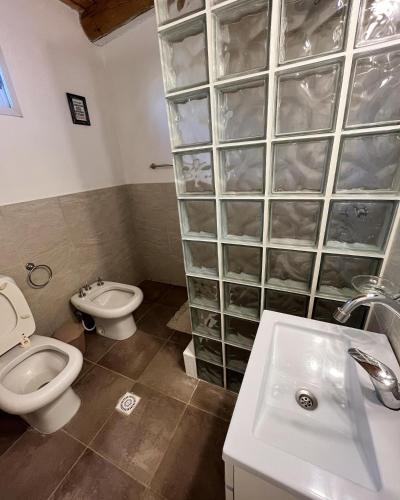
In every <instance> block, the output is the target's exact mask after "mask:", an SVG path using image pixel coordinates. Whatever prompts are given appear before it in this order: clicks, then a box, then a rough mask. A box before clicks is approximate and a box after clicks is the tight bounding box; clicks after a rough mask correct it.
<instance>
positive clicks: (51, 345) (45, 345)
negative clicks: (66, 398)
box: [0, 335, 83, 415]
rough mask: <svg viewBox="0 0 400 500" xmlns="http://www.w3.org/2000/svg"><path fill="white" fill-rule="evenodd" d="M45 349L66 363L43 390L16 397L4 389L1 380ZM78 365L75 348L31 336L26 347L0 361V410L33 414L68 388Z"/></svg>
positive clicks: (79, 353)
mask: <svg viewBox="0 0 400 500" xmlns="http://www.w3.org/2000/svg"><path fill="white" fill-rule="evenodd" d="M46 350H47V351H56V352H59V353H61V354H63V355H65V356H66V357H67V363H66V365H65V366H64V368H63V369H62V370H61V371H60V372H59V373H58V374H57V375H56V376H55V377H54V378H53V379H52V380H50V381H49V382H48V383H47V384H46V385H45V386H44V387H41V388H40V389H38V390H35V391H33V392H29V393H27V394H19V393H17V392H13V391H12V390H10V389H8V388H7V387H5V386H4V384H3V380H4V378H5V377H6V376H7V375H8V374H9V373H10V372H11V371H12V370H13V369H14V368H16V367H17V366H18V365H19V364H20V363H22V361H24V360H26V359H27V358H29V357H30V356H33V355H35V354H37V353H40V352H42V351H46ZM82 362H83V357H82V353H81V352H80V351H79V350H78V349H76V348H75V347H73V346H71V345H69V344H65V343H64V342H61V341H60V340H57V339H53V338H50V337H43V336H41V335H34V336H33V337H32V338H31V344H30V346H29V347H22V346H15V347H14V348H13V349H11V350H9V351H8V352H7V353H5V354H3V356H1V358H0V407H1V408H2V409H3V410H4V411H6V412H8V413H13V414H17V415H21V414H26V413H31V412H33V411H36V410H37V409H39V408H41V407H43V406H45V405H46V404H48V403H50V402H51V401H53V400H55V399H56V398H58V397H59V396H61V394H62V393H63V392H64V391H65V390H66V389H67V388H68V387H69V386H71V384H72V382H73V381H74V380H75V379H76V377H77V376H78V374H79V372H80V370H81V368H82Z"/></svg>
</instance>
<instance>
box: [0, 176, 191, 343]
mask: <svg viewBox="0 0 400 500" xmlns="http://www.w3.org/2000/svg"><path fill="white" fill-rule="evenodd" d="M28 261H32V262H34V263H36V264H39V263H44V264H47V265H50V266H51V268H52V270H53V279H52V281H51V282H50V284H49V285H48V286H47V287H45V288H43V289H41V290H36V289H32V288H30V287H29V286H28V284H27V281H26V277H27V272H26V270H25V264H26V263H27V262H28ZM0 274H5V275H7V276H12V277H13V278H14V279H15V280H16V282H17V284H18V286H19V287H20V288H21V290H22V292H23V293H24V295H25V296H26V298H27V300H28V302H29V304H30V306H31V309H32V312H33V314H34V317H35V322H36V327H37V332H38V333H39V334H42V335H51V334H52V333H53V332H54V330H55V329H56V328H57V327H58V326H60V325H61V324H62V323H63V322H64V321H66V320H67V319H70V318H72V317H73V315H72V309H71V307H70V304H69V300H70V297H71V295H72V294H73V293H75V291H76V290H77V289H78V288H79V286H81V285H82V284H84V282H85V281H88V282H92V281H94V280H95V279H96V278H97V276H102V277H103V278H104V279H107V280H111V281H117V282H121V283H131V284H137V283H140V282H141V281H143V280H145V279H153V280H156V281H162V282H166V283H171V284H179V285H180V284H182V285H183V284H185V275H184V268H183V257H182V250H181V241H180V230H179V219H178V210H177V204H176V195H175V186H174V184H173V183H160V184H136V185H127V186H116V187H111V188H106V189H98V190H95V191H88V192H84V193H77V194H71V195H67V196H61V197H58V198H57V197H55V198H47V199H44V200H38V201H32V202H25V203H18V204H13V205H6V206H2V207H0Z"/></svg>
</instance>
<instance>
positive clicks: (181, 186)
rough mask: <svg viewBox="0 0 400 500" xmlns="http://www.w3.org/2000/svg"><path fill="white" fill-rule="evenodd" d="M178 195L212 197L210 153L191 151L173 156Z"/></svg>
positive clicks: (212, 180)
mask: <svg viewBox="0 0 400 500" xmlns="http://www.w3.org/2000/svg"><path fill="white" fill-rule="evenodd" d="M174 159H175V170H176V178H177V186H178V192H179V194H188V195H194V194H200V195H212V194H214V193H215V190H214V173H213V156H212V152H211V151H191V152H187V153H179V154H175V155H174Z"/></svg>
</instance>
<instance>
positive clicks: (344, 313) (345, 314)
mask: <svg viewBox="0 0 400 500" xmlns="http://www.w3.org/2000/svg"><path fill="white" fill-rule="evenodd" d="M367 304H381V305H382V306H384V307H386V308H387V309H390V310H391V311H392V312H394V313H395V314H396V315H397V316H400V302H399V300H398V299H392V298H391V297H388V296H386V295H383V294H382V293H378V292H371V293H366V294H365V295H359V296H358V297H355V298H354V299H350V300H348V301H347V302H346V303H345V304H343V306H341V307H338V308H337V309H336V311H335V312H334V313H333V317H334V318H335V319H336V321H339V323H346V321H347V320H348V319H349V318H350V315H351V313H352V312H353V311H354V309H357V307H360V306H362V305H367Z"/></svg>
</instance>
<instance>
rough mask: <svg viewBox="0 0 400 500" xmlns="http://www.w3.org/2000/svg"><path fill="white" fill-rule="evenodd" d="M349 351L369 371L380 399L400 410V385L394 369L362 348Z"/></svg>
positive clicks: (384, 403) (383, 402) (388, 405)
mask: <svg viewBox="0 0 400 500" xmlns="http://www.w3.org/2000/svg"><path fill="white" fill-rule="evenodd" d="M347 352H348V353H349V354H350V356H351V357H352V358H353V359H354V360H355V361H356V362H357V363H358V364H359V365H360V366H362V367H363V368H364V370H365V371H366V372H367V373H368V375H369V377H370V379H371V382H372V384H373V386H374V387H375V391H376V395H377V397H378V399H379V401H380V402H381V403H382V404H383V405H384V406H386V408H389V409H391V410H400V387H399V383H398V381H397V377H396V375H395V374H394V373H393V371H392V370H391V369H390V368H389V367H388V366H386V365H385V364H384V363H382V362H381V361H379V360H378V359H376V358H373V357H372V356H370V355H369V354H367V353H365V352H363V351H361V350H360V349H355V348H351V349H348V351H347Z"/></svg>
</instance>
